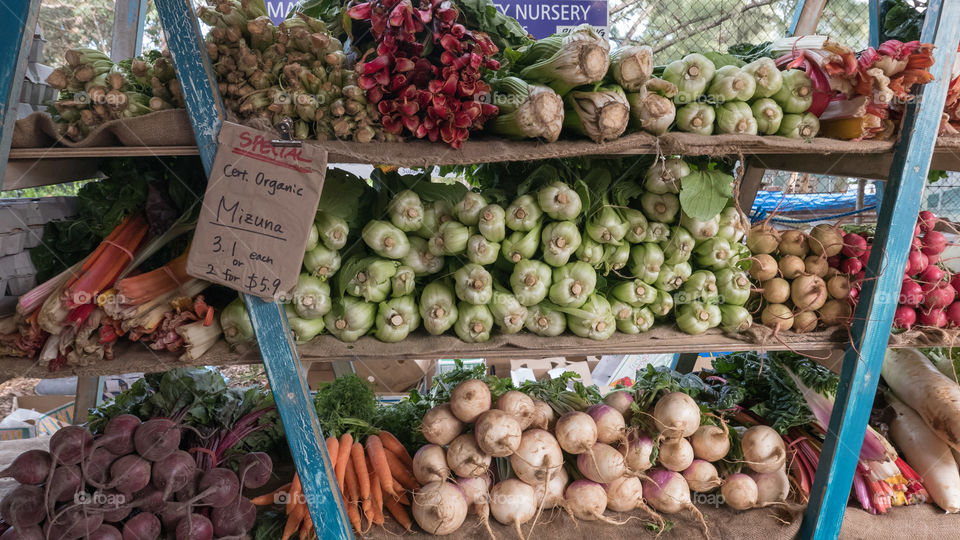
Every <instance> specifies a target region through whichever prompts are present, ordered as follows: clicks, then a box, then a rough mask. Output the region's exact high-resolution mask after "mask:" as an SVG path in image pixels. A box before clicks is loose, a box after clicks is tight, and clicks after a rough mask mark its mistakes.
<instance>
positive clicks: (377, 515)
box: [367, 467, 383, 525]
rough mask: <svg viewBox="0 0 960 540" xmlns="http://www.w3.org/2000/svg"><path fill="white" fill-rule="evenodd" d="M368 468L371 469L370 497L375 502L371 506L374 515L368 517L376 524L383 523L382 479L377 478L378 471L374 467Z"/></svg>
mask: <svg viewBox="0 0 960 540" xmlns="http://www.w3.org/2000/svg"><path fill="white" fill-rule="evenodd" d="M368 469H369V470H370V499H371V501H372V502H373V504H371V505H370V506H371V511H372V514H373V517H370V516H367V519H369V520H370V522H371V523H374V524H376V525H383V492H382V491H380V479H379V478H377V473H376V471H374V470H373V468H372V467H368Z"/></svg>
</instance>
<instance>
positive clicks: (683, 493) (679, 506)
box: [643, 467, 710, 538]
mask: <svg viewBox="0 0 960 540" xmlns="http://www.w3.org/2000/svg"><path fill="white" fill-rule="evenodd" d="M643 494H644V496H645V497H646V499H647V502H648V503H650V506H652V507H653V508H654V509H656V510H657V511H659V512H663V513H664V514H676V513H677V512H680V511H683V510H688V511H690V512H692V513H693V514H694V515H695V516H696V517H697V519H698V520H699V521H700V524H701V525H702V526H703V532H704V534H705V535H706V536H707V538H709V537H710V533H709V531H708V529H707V522H706V521H704V519H703V514H701V513H700V510H697V507H696V506H694V505H693V503H692V502H691V501H690V486H688V485H687V481H686V480H684V479H683V475H681V474H680V473H678V472H675V471H668V470H666V469H661V468H659V467H657V468H654V469H651V470H650V471H649V473H648V478H646V479H644V480H643Z"/></svg>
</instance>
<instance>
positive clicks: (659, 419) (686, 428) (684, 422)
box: [653, 392, 700, 439]
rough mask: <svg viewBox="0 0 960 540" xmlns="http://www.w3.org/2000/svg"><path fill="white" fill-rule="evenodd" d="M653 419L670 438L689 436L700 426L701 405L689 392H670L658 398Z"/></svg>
mask: <svg viewBox="0 0 960 540" xmlns="http://www.w3.org/2000/svg"><path fill="white" fill-rule="evenodd" d="M653 419H654V421H655V422H656V425H657V429H658V430H659V431H660V434H661V435H662V436H664V437H666V438H669V439H675V438H678V437H689V436H691V435H693V434H694V433H696V431H697V429H698V428H699V427H700V407H698V406H697V402H695V401H694V400H693V398H691V397H690V396H688V395H687V394H684V393H683V392H670V393H669V394H666V395H664V396H663V397H661V398H660V399H659V400H657V404H656V405H655V406H654V407H653Z"/></svg>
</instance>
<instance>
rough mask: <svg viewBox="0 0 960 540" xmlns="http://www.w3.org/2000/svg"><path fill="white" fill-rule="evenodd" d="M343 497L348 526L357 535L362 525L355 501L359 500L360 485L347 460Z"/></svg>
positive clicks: (361, 530)
mask: <svg viewBox="0 0 960 540" xmlns="http://www.w3.org/2000/svg"><path fill="white" fill-rule="evenodd" d="M343 482H344V484H343V485H344V492H345V493H344V497H343V504H344V506H345V507H346V510H347V517H349V518H350V524H351V525H353V528H354V529H355V530H356V531H357V533H358V534H362V533H363V524H362V523H361V522H360V511H359V510H357V500H358V499H359V493H360V485H359V482H358V480H357V471H356V469H354V468H353V462H352V461H351V460H349V459H348V460H347V468H346V470H345V471H344V480H343Z"/></svg>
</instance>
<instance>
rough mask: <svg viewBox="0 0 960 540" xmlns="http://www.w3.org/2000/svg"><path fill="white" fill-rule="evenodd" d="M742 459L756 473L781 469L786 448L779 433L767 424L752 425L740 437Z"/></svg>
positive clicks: (785, 456) (784, 461)
mask: <svg viewBox="0 0 960 540" xmlns="http://www.w3.org/2000/svg"><path fill="white" fill-rule="evenodd" d="M740 447H741V449H742V450H743V461H744V463H745V464H746V465H747V467H750V469H751V470H754V471H756V472H758V473H769V472H774V471H776V470H778V469H782V468H783V466H784V464H785V463H786V460H787V448H786V445H784V443H783V438H782V437H781V436H780V434H779V433H777V432H776V430H774V429H773V428H771V427H769V426H752V427H750V428H748V429H747V430H746V431H744V432H743V435H742V436H741V437H740Z"/></svg>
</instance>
